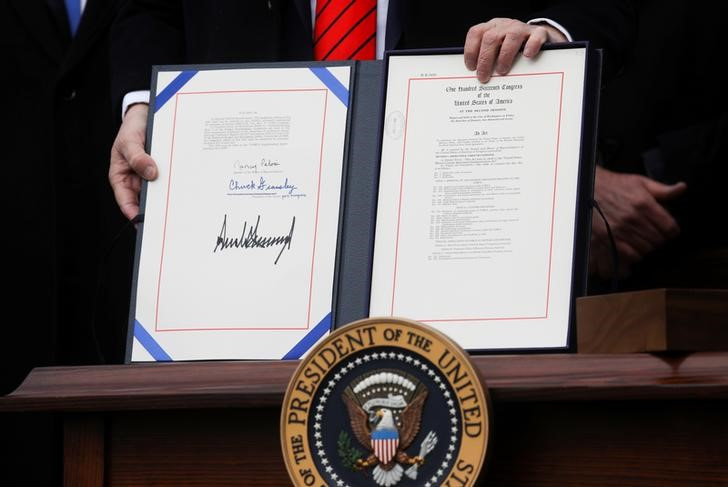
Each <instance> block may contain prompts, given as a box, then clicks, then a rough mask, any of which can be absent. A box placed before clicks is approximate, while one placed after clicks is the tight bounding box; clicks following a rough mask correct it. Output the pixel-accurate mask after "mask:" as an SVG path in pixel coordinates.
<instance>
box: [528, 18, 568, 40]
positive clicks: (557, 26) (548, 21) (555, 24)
mask: <svg viewBox="0 0 728 487" xmlns="http://www.w3.org/2000/svg"><path fill="white" fill-rule="evenodd" d="M527 23H528V24H548V25H550V26H551V27H553V28H554V29H556V30H558V31H559V32H561V33H562V34H564V37H566V40H567V41H569V42H574V38H573V37H571V34H569V31H568V30H566V29H564V26H563V25H561V24H559V23H558V22H554V21H553V20H551V19H547V18H545V17H544V18H540V19H531V20H529V21H528V22H527Z"/></svg>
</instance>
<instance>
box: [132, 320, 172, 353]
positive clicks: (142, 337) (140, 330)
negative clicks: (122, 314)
mask: <svg viewBox="0 0 728 487" xmlns="http://www.w3.org/2000/svg"><path fill="white" fill-rule="evenodd" d="M134 338H136V339H137V340H139V343H141V344H142V347H144V349H145V350H146V351H147V352H149V355H151V356H152V358H154V360H156V361H157V362H171V361H172V357H170V356H169V355H167V352H165V351H164V349H162V347H161V346H160V345H159V343H157V341H156V340H155V339H154V338H152V335H150V334H149V332H148V331H147V330H146V329H145V328H144V327H143V326H142V324H141V323H139V322H138V321H137V320H134Z"/></svg>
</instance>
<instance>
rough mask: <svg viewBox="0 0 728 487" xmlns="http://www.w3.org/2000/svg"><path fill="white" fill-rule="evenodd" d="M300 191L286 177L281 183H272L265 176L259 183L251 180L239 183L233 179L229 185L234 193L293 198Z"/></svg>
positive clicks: (229, 188)
mask: <svg viewBox="0 0 728 487" xmlns="http://www.w3.org/2000/svg"><path fill="white" fill-rule="evenodd" d="M297 189H298V186H296V185H295V184H293V183H291V182H290V181H288V177H286V178H285V179H284V180H283V182H281V183H271V182H269V181H268V180H267V179H265V178H264V177H263V176H261V177H260V179H259V180H258V181H255V180H253V179H251V180H250V181H238V180H237V179H231V180H230V182H229V183H228V190H230V191H232V192H236V191H254V192H260V193H280V192H283V193H287V194H288V195H291V196H293V195H294V192H295V191H296V190H297Z"/></svg>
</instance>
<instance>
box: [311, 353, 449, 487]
mask: <svg viewBox="0 0 728 487" xmlns="http://www.w3.org/2000/svg"><path fill="white" fill-rule="evenodd" d="M387 359H388V360H399V361H401V362H404V363H406V364H409V365H411V366H413V367H415V368H418V369H420V370H421V371H422V372H423V373H425V374H427V375H428V376H429V377H430V378H431V379H432V380H433V381H434V382H435V384H436V385H437V387H438V388H439V389H440V390H441V391H442V395H443V396H444V397H445V401H446V403H447V406H448V414H449V416H450V425H451V426H450V436H449V438H448V445H447V453H446V454H445V459H444V460H443V462H442V463H441V464H440V465H439V466H438V469H437V471H436V472H435V475H433V476H432V477H430V478H429V479H428V480H427V481H426V482H425V483H424V484H423V485H424V487H433V486H435V485H437V481H438V479H439V478H440V477H442V476H443V475H444V474H445V472H447V471H448V468H449V467H450V462H452V460H453V455H454V454H455V448H456V447H455V444H456V443H457V439H458V431H459V430H458V418H457V409H456V408H455V400H454V399H453V397H452V394H451V393H450V391H448V390H447V385H446V384H445V381H443V380H442V379H441V378H440V376H439V375H438V374H437V373H436V372H435V370H433V369H432V368H431V367H430V366H428V365H427V364H426V363H424V362H423V361H421V360H419V359H418V358H416V357H412V356H411V355H408V354H404V353H395V352H381V353H376V352H375V353H370V354H366V355H364V356H362V357H357V358H356V359H354V360H352V361H350V362H348V363H347V364H346V365H344V366H342V367H341V368H340V369H339V370H338V371H336V373H335V374H334V376H333V378H332V379H331V380H329V381H328V382H327V383H326V387H325V388H324V389H323V393H322V394H321V397H320V398H319V400H318V405H317V406H316V408H315V409H316V414H315V415H314V420H315V421H314V424H313V429H314V433H313V437H314V446H315V448H314V449H313V450H314V451H315V452H316V454H317V455H318V457H319V461H320V462H321V465H323V469H324V471H325V472H326V474H328V476H329V477H330V478H331V481H332V482H333V485H336V486H337V487H350V486H349V484H347V483H346V482H344V480H343V479H341V477H340V476H339V475H338V474H337V473H336V472H334V468H333V467H332V466H331V461H330V460H329V459H328V458H327V456H326V451H325V450H324V448H323V446H324V444H323V441H322V437H323V434H322V433H321V428H322V422H323V412H324V410H325V409H326V402H327V401H328V400H329V396H330V395H331V392H332V391H333V390H334V388H335V387H336V384H337V383H338V382H339V381H341V379H343V378H344V377H345V376H346V375H347V374H348V373H349V372H351V371H352V370H354V369H355V368H356V367H358V366H359V365H362V364H365V363H368V362H372V361H374V360H387Z"/></svg>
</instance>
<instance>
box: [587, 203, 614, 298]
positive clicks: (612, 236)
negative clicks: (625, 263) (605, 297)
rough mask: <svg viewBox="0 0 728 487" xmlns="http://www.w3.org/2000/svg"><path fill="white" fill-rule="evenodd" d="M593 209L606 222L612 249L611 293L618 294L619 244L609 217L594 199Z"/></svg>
mask: <svg viewBox="0 0 728 487" xmlns="http://www.w3.org/2000/svg"><path fill="white" fill-rule="evenodd" d="M591 203H592V207H594V209H596V210H597V213H599V216H601V217H602V221H604V225H605V226H606V227H607V237H608V238H609V246H610V248H611V249H612V289H611V292H613V293H616V292H617V291H618V290H619V252H617V242H616V241H615V240H614V235H612V229H611V227H610V226H609V222H608V221H607V217H606V216H604V212H603V211H602V209H601V208H600V207H599V203H597V200H595V199H592V201H591Z"/></svg>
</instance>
